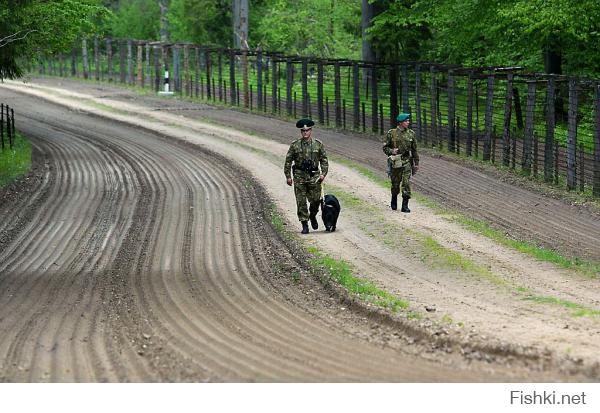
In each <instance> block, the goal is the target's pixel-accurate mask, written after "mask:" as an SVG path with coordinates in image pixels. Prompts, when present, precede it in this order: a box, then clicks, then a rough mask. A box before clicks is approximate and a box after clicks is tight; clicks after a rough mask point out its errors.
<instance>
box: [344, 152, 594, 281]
mask: <svg viewBox="0 0 600 413" xmlns="http://www.w3.org/2000/svg"><path fill="white" fill-rule="evenodd" d="M336 162H340V163H341V164H343V165H345V166H347V167H349V168H351V169H354V170H355V171H357V172H358V173H360V174H361V175H363V176H365V177H366V178H368V179H370V180H371V181H372V182H374V183H376V184H377V185H379V186H381V187H383V188H389V187H390V186H389V182H388V181H387V180H386V179H382V178H381V177H379V176H378V175H377V174H375V173H374V172H373V171H371V170H370V169H368V168H366V167H364V166H362V165H358V164H357V163H355V162H353V161H350V160H347V159H345V160H342V161H340V160H339V159H336ZM413 196H414V197H415V198H416V199H417V201H418V202H419V203H421V204H423V205H425V206H427V207H428V208H431V209H433V210H434V211H435V212H436V213H437V214H439V215H444V216H445V217H444V218H445V219H447V220H449V221H451V222H455V223H457V224H460V225H461V226H463V227H464V228H466V229H468V230H470V231H471V232H474V233H477V234H480V235H483V236H485V237H487V238H490V239H492V240H494V241H496V242H498V243H499V244H501V245H504V246H506V247H509V248H512V249H515V250H517V251H519V252H521V253H524V254H527V255H529V256H531V257H534V258H536V259H538V260H540V261H545V262H549V263H552V264H554V265H556V266H558V267H561V268H565V269H568V270H573V271H575V272H577V273H579V274H581V275H583V276H585V277H588V278H598V277H600V263H596V262H593V261H589V260H585V259H582V258H578V257H575V258H569V257H566V256H564V255H562V254H560V253H558V252H556V251H553V250H551V249H548V248H543V247H538V246H536V245H533V244H531V243H529V242H526V241H520V240H515V239H512V238H509V237H507V236H506V235H505V234H503V233H502V232H501V231H499V230H497V229H494V228H492V227H491V226H490V225H489V224H488V223H487V222H484V221H482V220H477V219H474V218H469V217H467V216H465V215H462V214H461V213H459V212H457V211H453V210H448V209H447V208H443V207H442V206H440V205H439V204H437V203H436V202H435V201H432V200H431V199H429V198H426V197H424V196H422V195H419V194H414V193H413Z"/></svg>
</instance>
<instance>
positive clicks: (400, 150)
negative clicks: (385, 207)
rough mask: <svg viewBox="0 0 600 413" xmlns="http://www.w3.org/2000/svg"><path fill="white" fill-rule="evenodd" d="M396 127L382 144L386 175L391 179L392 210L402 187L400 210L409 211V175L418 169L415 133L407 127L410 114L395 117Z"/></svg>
mask: <svg viewBox="0 0 600 413" xmlns="http://www.w3.org/2000/svg"><path fill="white" fill-rule="evenodd" d="M396 120H397V121H398V127H396V128H395V129H390V130H389V131H388V133H387V135H386V138H385V143H384V144H383V152H384V153H385V154H386V155H387V157H388V176H389V177H390V179H391V181H392V201H391V203H390V206H391V207H392V209H393V210H396V209H398V194H399V193H400V189H401V188H402V208H401V209H400V211H402V212H410V209H408V200H409V199H410V197H411V190H410V177H411V175H414V174H415V173H417V171H418V170H419V154H418V153H417V140H416V137H415V133H414V132H413V131H412V130H411V129H409V128H408V126H409V125H410V114H408V113H401V114H399V115H398V117H397V118H396Z"/></svg>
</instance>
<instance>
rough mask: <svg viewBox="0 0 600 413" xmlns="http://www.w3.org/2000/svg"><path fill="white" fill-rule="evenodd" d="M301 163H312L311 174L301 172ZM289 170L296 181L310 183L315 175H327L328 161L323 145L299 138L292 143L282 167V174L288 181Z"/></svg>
mask: <svg viewBox="0 0 600 413" xmlns="http://www.w3.org/2000/svg"><path fill="white" fill-rule="evenodd" d="M303 161H312V164H313V168H312V169H313V172H312V173H311V172H307V171H304V170H302V164H303ZM319 167H320V173H319ZM291 170H293V173H294V179H295V180H296V181H310V180H311V179H314V176H315V175H317V176H318V175H327V171H328V170H329V161H328V160H327V152H326V151H325V146H323V143H322V142H321V141H320V140H318V139H314V138H311V139H309V140H303V139H302V138H300V139H297V140H295V141H294V142H292V144H291V145H290V148H289V149H288V152H287V155H286V156H285V165H284V166H283V172H284V173H285V177H286V178H288V179H289V178H291V177H292V171H291Z"/></svg>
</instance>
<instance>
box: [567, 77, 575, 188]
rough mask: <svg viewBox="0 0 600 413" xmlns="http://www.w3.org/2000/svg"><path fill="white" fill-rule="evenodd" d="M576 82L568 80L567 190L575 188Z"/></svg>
mask: <svg viewBox="0 0 600 413" xmlns="http://www.w3.org/2000/svg"><path fill="white" fill-rule="evenodd" d="M576 154H577V80H576V79H574V78H571V79H569V130H568V133H567V189H575V188H576V187H577V159H576Z"/></svg>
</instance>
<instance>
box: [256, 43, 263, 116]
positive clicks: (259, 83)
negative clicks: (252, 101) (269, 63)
mask: <svg viewBox="0 0 600 413" xmlns="http://www.w3.org/2000/svg"><path fill="white" fill-rule="evenodd" d="M262 65H263V55H262V51H260V50H259V51H258V53H257V54H256V109H258V111H259V112H260V111H261V110H262V108H263V67H262Z"/></svg>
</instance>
